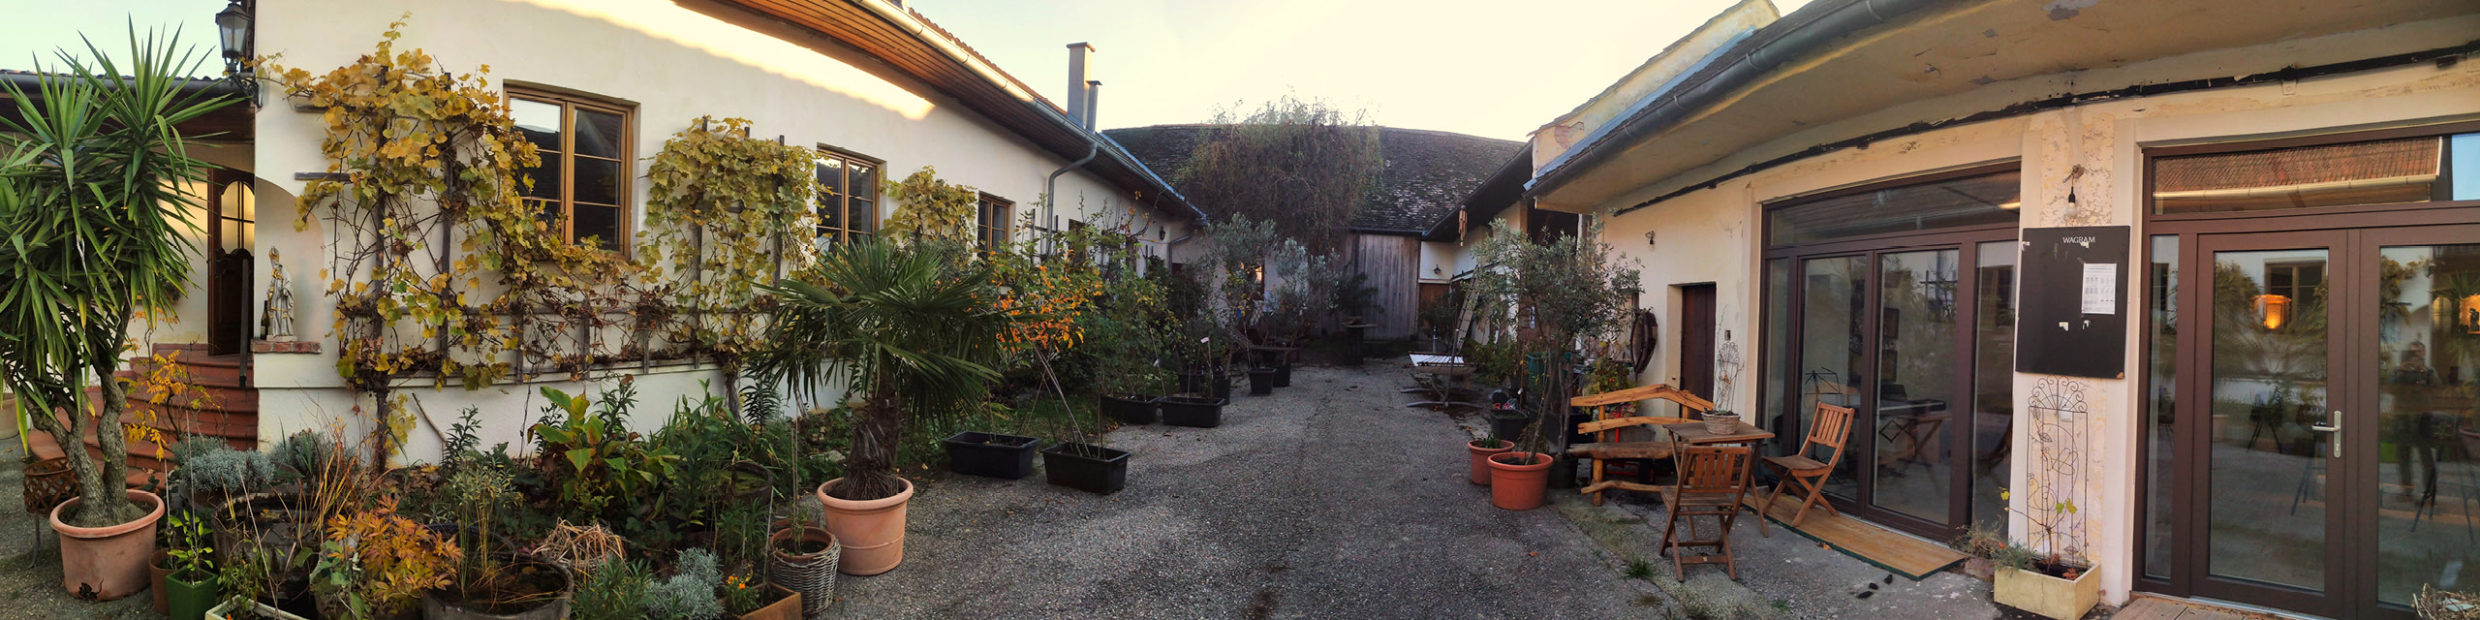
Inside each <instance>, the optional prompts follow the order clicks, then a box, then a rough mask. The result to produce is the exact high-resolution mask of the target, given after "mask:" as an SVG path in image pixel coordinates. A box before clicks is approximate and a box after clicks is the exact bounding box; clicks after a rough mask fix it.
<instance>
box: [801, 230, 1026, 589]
mask: <svg viewBox="0 0 2480 620" xmlns="http://www.w3.org/2000/svg"><path fill="white" fill-rule="evenodd" d="M893 243H894V242H892V241H877V240H872V241H862V242H859V243H849V244H844V245H840V246H837V247H836V248H835V249H834V250H833V251H830V252H829V253H828V254H827V255H826V256H825V257H823V258H822V259H820V260H819V261H818V262H817V263H816V264H814V265H811V266H809V267H807V268H804V269H802V270H801V271H800V272H798V273H797V274H796V275H795V276H794V277H792V278H789V279H786V280H784V281H782V282H780V283H778V284H775V285H771V286H769V287H768V288H769V290H770V292H771V293H773V294H774V295H775V296H776V298H777V299H778V300H780V301H781V302H782V306H781V309H780V310H779V312H778V313H777V314H776V317H775V322H774V323H772V324H770V326H769V331H770V334H769V338H768V340H769V342H771V343H772V345H773V346H770V347H768V348H767V349H766V350H764V351H763V352H761V353H760V355H758V356H757V358H756V359H755V360H754V361H755V365H754V368H755V369H756V370H757V371H758V373H759V374H760V375H762V376H767V377H770V378H772V379H774V380H775V381H776V382H777V384H779V385H786V386H789V387H792V388H793V389H796V390H807V391H810V392H812V393H817V392H823V391H826V390H827V389H828V388H829V384H830V383H840V384H841V385H844V386H850V393H852V394H853V395H854V397H855V399H856V400H857V401H858V405H857V409H858V415H857V416H856V418H857V420H856V421H855V423H854V424H853V441H852V450H851V452H850V454H849V455H848V456H847V458H846V460H845V464H844V465H845V470H844V477H842V478H837V479H834V480H829V481H827V482H826V483H824V484H821V485H819V487H818V497H819V501H821V502H823V503H824V504H825V505H826V511H827V529H828V530H829V531H832V532H834V534H835V538H836V540H837V541H838V542H839V543H841V544H842V545H843V559H842V570H843V571H844V573H846V574H851V575H875V574H878V573H883V572H887V571H889V570H893V569H894V568H895V567H896V565H897V564H900V563H902V562H903V561H904V509H905V504H906V502H907V501H909V500H910V499H911V498H912V495H913V483H912V482H910V481H907V480H905V479H903V478H900V477H898V476H896V474H895V458H896V446H897V445H898V442H899V441H900V440H901V438H902V433H903V431H904V427H905V426H906V420H907V418H908V417H916V416H920V415H924V414H925V412H932V411H957V410H962V409H963V408H965V407H967V406H971V405H973V404H975V403H980V402H981V401H982V400H983V398H984V397H985V395H987V394H988V393H989V391H990V384H991V382H993V381H995V380H997V379H998V377H999V373H998V371H996V370H993V369H992V367H991V364H993V363H995V362H996V361H997V359H998V356H999V353H1000V351H999V341H1000V337H1001V336H1002V332H1003V330H1004V329H1005V328H1006V326H1007V323H1008V319H1007V315H1006V314H1005V311H1004V310H1002V309H999V308H998V307H997V306H998V304H997V299H996V294H995V292H994V290H993V288H992V286H991V284H990V280H989V276H988V273H987V272H986V267H984V266H982V265H980V264H979V261H969V260H964V258H963V256H964V254H965V252H966V251H965V250H963V249H961V248H946V249H941V246H931V247H922V248H911V247H906V248H899V247H897V246H896V245H894V244H893Z"/></svg>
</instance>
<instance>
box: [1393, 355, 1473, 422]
mask: <svg viewBox="0 0 2480 620" xmlns="http://www.w3.org/2000/svg"><path fill="white" fill-rule="evenodd" d="M1411 359H1412V372H1413V374H1414V375H1415V376H1414V377H1413V380H1414V382H1416V383H1421V384H1422V386H1421V387H1413V388H1404V389H1403V393H1406V394H1418V393H1422V392H1428V393H1429V394H1430V400H1423V401H1414V402H1411V403H1407V404H1405V405H1404V406H1406V407H1424V408H1438V409H1444V408H1447V407H1472V408H1474V409H1480V408H1482V406H1481V404H1479V403H1473V402H1467V401H1461V400H1456V399H1455V398H1456V396H1457V394H1458V393H1459V392H1460V391H1461V390H1462V389H1463V387H1464V380H1465V379H1467V378H1470V377H1471V376H1473V374H1474V373H1476V372H1479V371H1480V370H1481V368H1480V367H1479V366H1474V365H1472V364H1470V363H1466V362H1465V361H1464V358H1463V357H1462V356H1456V355H1439V354H1435V353H1414V354H1412V356H1411ZM1424 374H1426V375H1430V376H1431V377H1433V378H1431V379H1428V380H1426V381H1424V380H1422V379H1421V377H1420V376H1419V375H1424Z"/></svg>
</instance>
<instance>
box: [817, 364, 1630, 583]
mask: <svg viewBox="0 0 2480 620" xmlns="http://www.w3.org/2000/svg"><path fill="white" fill-rule="evenodd" d="M1400 376H1401V372H1400V371H1399V370H1396V369H1393V368H1391V367H1388V366H1386V365H1385V364H1384V363H1382V362H1376V361H1374V360H1373V362H1372V363H1371V364H1370V365H1369V366H1367V367H1366V368H1364V369H1335V368H1301V369H1299V370H1298V371H1296V372H1295V373H1294V374H1293V378H1292V387H1289V388H1281V389H1277V390H1276V391H1275V393H1274V395H1272V396H1248V395H1246V394H1235V395H1234V396H1233V397H1232V399H1233V401H1234V402H1233V403H1232V405H1231V406H1230V407H1227V408H1225V409H1224V412H1223V425H1222V426H1221V427H1219V428H1210V429H1201V428H1181V427H1169V426H1162V425H1153V426H1138V427H1127V428H1122V429H1120V430H1118V431H1115V432H1113V433H1111V435H1110V439H1109V443H1110V445H1111V446H1112V447H1115V448H1118V449H1122V450H1127V451H1129V452H1132V453H1134V456H1133V457H1132V458H1131V459H1130V461H1129V463H1130V464H1129V468H1128V488H1127V489H1125V490H1122V491H1120V492H1119V493H1116V494H1113V495H1109V496H1095V495H1091V494H1087V493H1084V492H1081V491H1072V490H1068V489H1066V488H1063V487H1054V486H1050V485H1048V484H1045V483H1044V482H1042V480H1041V479H1040V476H1041V474H1040V473H1038V472H1037V473H1036V474H1035V476H1034V477H1033V478H1028V479H1026V480H1021V481H1000V480H989V479H979V478H965V477H950V478H945V479H940V480H936V481H933V482H930V483H928V484H925V485H923V486H922V489H921V491H920V493H919V494H918V495H917V496H916V497H915V499H914V500H913V504H912V507H911V527H910V528H909V529H910V534H909V536H908V538H907V541H906V551H905V564H904V566H902V567H899V568H897V569H896V570H895V571H894V572H890V573H887V574H884V575H879V576H874V577H845V578H843V579H841V580H839V581H838V582H837V589H838V591H839V592H840V593H841V595H842V598H843V601H842V602H839V603H837V604H836V606H835V608H834V610H835V615H836V616H838V617H843V618H1055V617H1072V616H1088V617H1097V618H1503V617H1513V616H1525V617H1542V618H1636V617H1663V616H1664V615H1665V609H1664V607H1665V606H1666V605H1669V603H1668V602H1667V599H1666V598H1665V597H1664V596H1663V595H1661V594H1659V591H1658V590H1656V589H1655V588H1653V587H1652V586H1651V585H1650V584H1648V583H1646V582H1644V581H1639V580H1634V579H1628V578H1627V577H1625V576H1624V575H1622V573H1621V571H1622V570H1623V569H1624V564H1623V563H1622V562H1620V561H1619V560H1618V559H1616V558H1613V557H1610V556H1609V554H1606V553H1603V552H1601V551H1600V548H1599V547H1598V546H1596V545H1595V544H1594V543H1593V541H1592V540H1591V539H1590V538H1587V537H1586V536H1584V535H1583V534H1582V532H1581V531H1580V530H1579V529H1578V528H1577V527H1576V526H1574V525H1572V524H1570V523H1569V521H1568V520H1567V519H1566V518H1564V517H1562V516H1561V515H1560V514H1559V512H1558V511H1556V510H1551V509H1548V508H1543V509H1539V510H1531V511H1525V512H1511V511H1506V510H1499V509H1497V508H1492V507H1491V506H1490V504H1489V492H1488V490H1487V489H1486V488H1484V487H1476V486H1473V485H1471V484H1469V483H1467V482H1465V481H1464V480H1463V479H1462V478H1461V475H1462V472H1463V471H1464V467H1465V456H1464V450H1463V449H1462V448H1461V447H1460V445H1461V444H1462V443H1463V442H1464V441H1466V440H1467V439H1469V436H1467V435H1465V434H1464V431H1462V430H1460V429H1458V428H1457V427H1456V426H1455V425H1454V424H1453V423H1452V422H1451V421H1450V420H1449V419H1448V418H1447V417H1446V416H1445V415H1444V414H1439V413H1436V412H1431V411H1426V410H1421V409H1410V408H1406V407H1403V406H1401V405H1399V404H1398V403H1401V402H1406V401H1408V400H1409V398H1399V396H1402V395H1399V394H1397V393H1396V391H1395V383H1396V379H1397V378H1398V377H1400ZM1242 387H1243V389H1242V390H1241V391H1243V392H1245V386H1242Z"/></svg>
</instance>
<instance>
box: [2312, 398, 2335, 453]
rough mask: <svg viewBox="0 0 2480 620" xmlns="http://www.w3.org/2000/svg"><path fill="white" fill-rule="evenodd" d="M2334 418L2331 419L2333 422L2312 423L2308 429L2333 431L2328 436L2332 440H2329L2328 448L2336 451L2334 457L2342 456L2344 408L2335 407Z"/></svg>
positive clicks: (2324, 431) (2321, 431) (2320, 431)
mask: <svg viewBox="0 0 2480 620" xmlns="http://www.w3.org/2000/svg"><path fill="white" fill-rule="evenodd" d="M2332 420H2333V421H2331V422H2324V423H2318V424H2310V425H2308V430H2312V431H2316V432H2319V433H2332V435H2331V436H2330V437H2327V439H2328V440H2330V442H2329V444H2328V449H2329V451H2331V452H2333V453H2334V458H2342V410H2341V409H2335V410H2334V411H2333V417H2332Z"/></svg>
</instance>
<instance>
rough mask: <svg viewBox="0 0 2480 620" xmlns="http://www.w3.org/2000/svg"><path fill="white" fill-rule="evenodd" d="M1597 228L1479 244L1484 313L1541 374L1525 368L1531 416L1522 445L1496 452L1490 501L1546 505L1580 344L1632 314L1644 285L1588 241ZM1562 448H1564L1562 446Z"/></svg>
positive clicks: (1500, 235)
mask: <svg viewBox="0 0 2480 620" xmlns="http://www.w3.org/2000/svg"><path fill="white" fill-rule="evenodd" d="M1599 237H1600V230H1598V227H1597V228H1596V230H1592V231H1589V232H1587V233H1586V234H1583V235H1570V236H1565V237H1562V238H1559V239H1557V240H1555V241H1552V242H1550V243H1546V244H1545V243H1535V242H1533V241H1532V240H1531V239H1530V238H1529V237H1527V236H1526V235H1525V234H1524V233H1523V232H1522V231H1515V230H1507V229H1502V230H1499V231H1497V232H1495V233H1493V234H1491V235H1490V237H1489V238H1488V239H1485V240H1483V241H1482V242H1481V244H1480V245H1478V246H1476V247H1475V250H1474V254H1475V258H1476V263H1477V264H1479V265H1481V267H1479V268H1476V269H1474V273H1473V281H1472V282H1473V283H1472V294H1473V295H1474V297H1475V300H1476V302H1477V303H1479V304H1481V310H1480V311H1478V312H1477V313H1479V314H1483V315H1485V316H1508V317H1513V318H1514V319H1515V324H1516V325H1518V326H1522V327H1520V328H1519V329H1517V330H1516V348H1517V350H1518V352H1519V353H1521V354H1522V355H1523V356H1524V357H1525V358H1526V359H1539V360H1542V361H1541V365H1542V367H1541V368H1540V369H1539V371H1538V372H1526V373H1524V374H1525V375H1527V378H1526V379H1525V382H1526V383H1528V384H1529V385H1527V386H1526V389H1525V391H1524V393H1525V398H1523V399H1522V402H1523V406H1524V407H1526V408H1527V409H1528V411H1526V413H1527V414H1528V415H1527V418H1528V419H1527V421H1526V424H1525V426H1524V429H1523V431H1522V432H1521V433H1520V434H1519V435H1518V436H1517V437H1516V438H1515V442H1516V448H1515V449H1514V450H1511V451H1508V452H1506V453H1502V454H1497V455H1493V456H1491V457H1489V466H1490V468H1491V480H1490V502H1491V503H1492V504H1493V505H1496V506H1498V507H1500V508H1506V509H1510V510H1526V509H1531V508H1535V507H1538V506H1540V505H1541V502H1542V491H1543V489H1544V487H1545V486H1546V485H1547V483H1548V482H1549V477H1550V476H1551V475H1552V472H1550V471H1549V470H1550V469H1551V466H1552V464H1553V463H1554V462H1555V460H1556V459H1554V458H1553V457H1552V456H1551V454H1553V451H1552V450H1553V448H1554V446H1553V445H1552V443H1553V439H1552V438H1554V437H1555V438H1557V440H1556V441H1557V443H1565V440H1566V437H1567V434H1568V433H1567V432H1566V431H1567V428H1565V427H1566V413H1567V410H1568V407H1567V400H1568V396H1569V395H1570V394H1572V393H1574V391H1575V390H1574V389H1573V386H1571V385H1570V383H1571V382H1572V378H1573V377H1575V376H1577V375H1578V374H1579V372H1578V369H1579V367H1578V365H1579V364H1581V363H1582V362H1583V356H1581V355H1578V354H1577V353H1576V351H1577V348H1578V347H1577V344H1578V343H1579V342H1600V341H1605V340H1607V338H1604V336H1606V335H1607V334H1608V333H1609V332H1610V331H1611V330H1614V329H1616V328H1617V327H1618V326H1619V325H1620V321H1621V319H1622V318H1623V317H1625V316H1626V312H1627V307H1628V304H1629V301H1630V300H1632V299H1633V298H1634V297H1635V295H1636V294H1637V292H1638V291H1639V285H1638V284H1637V270H1636V269H1635V268H1633V267H1632V266H1631V265H1629V264H1626V263H1624V262H1623V261H1621V260H1620V259H1617V258H1614V257H1613V255H1614V252H1613V251H1612V249H1611V248H1610V247H1609V246H1608V245H1607V244H1603V243H1600V242H1597V241H1591V239H1597V238H1599ZM1555 447H1556V448H1564V446H1555Z"/></svg>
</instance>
